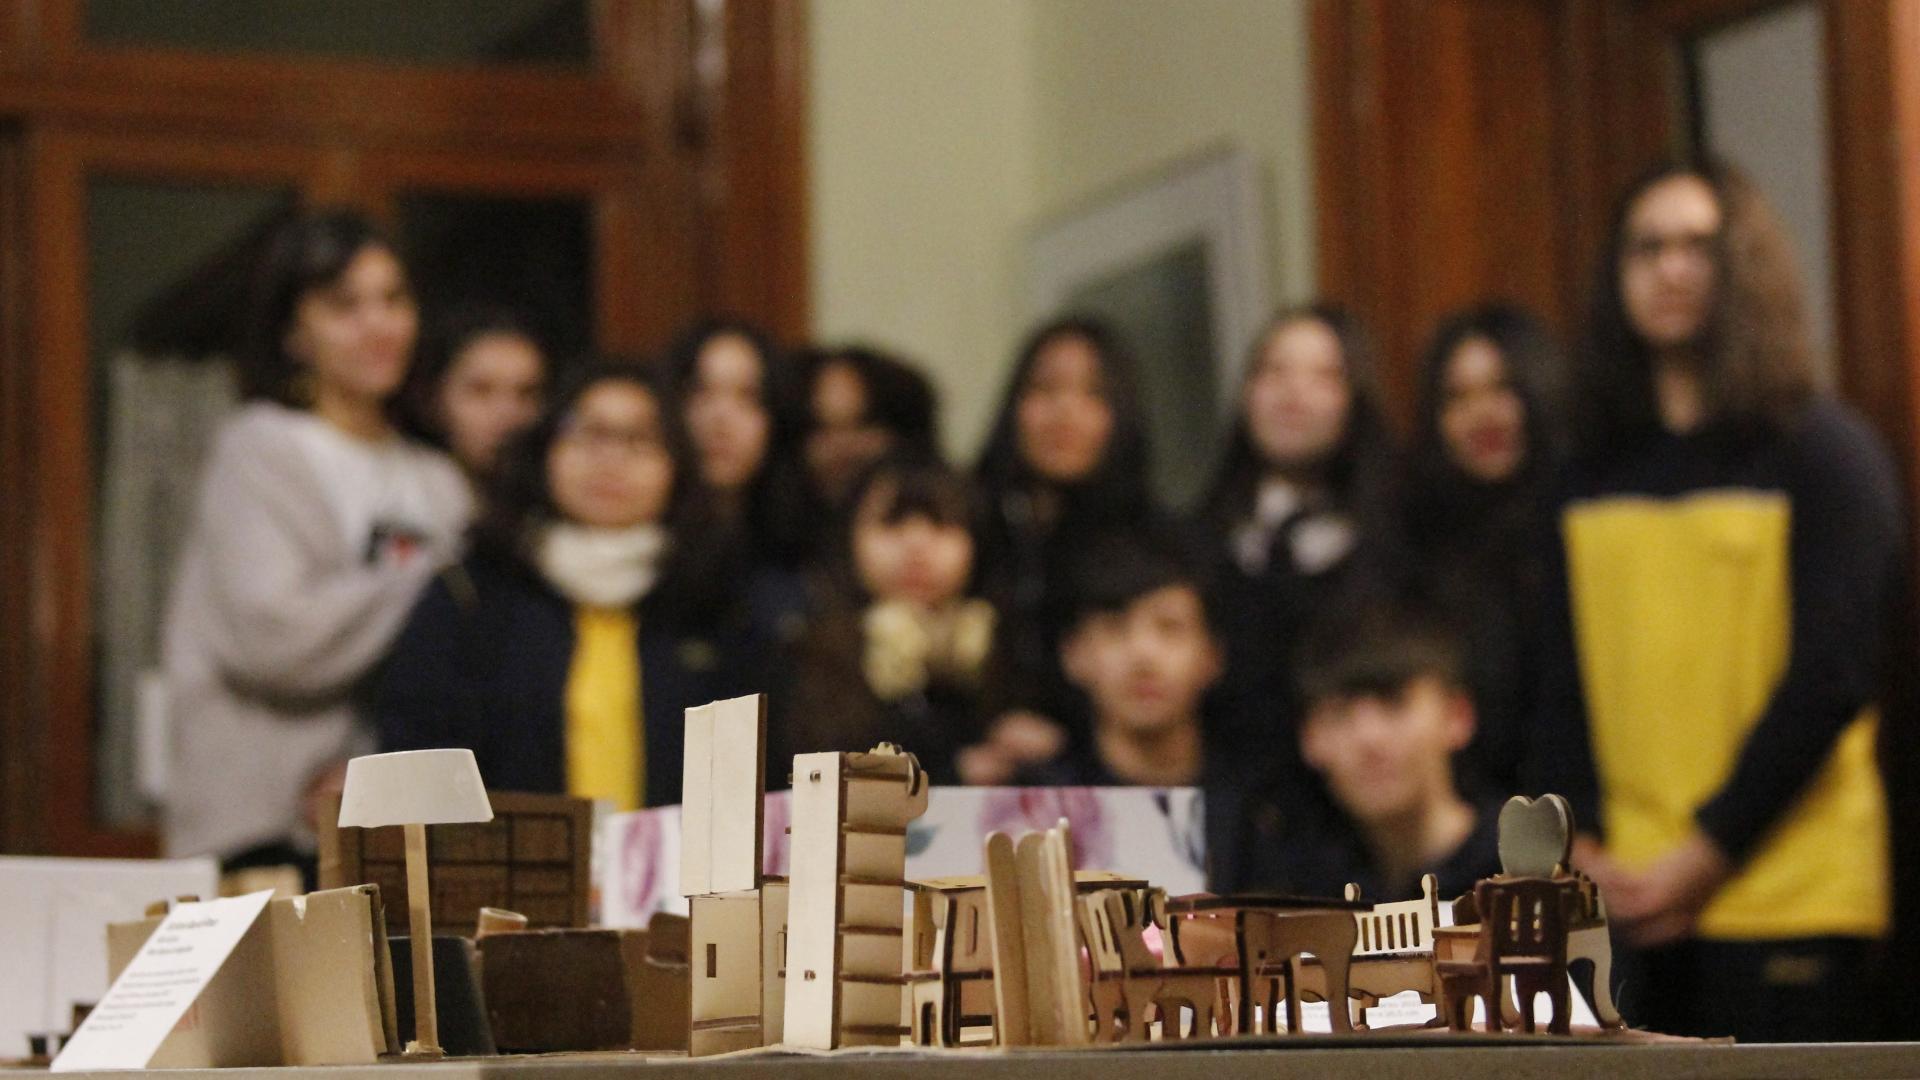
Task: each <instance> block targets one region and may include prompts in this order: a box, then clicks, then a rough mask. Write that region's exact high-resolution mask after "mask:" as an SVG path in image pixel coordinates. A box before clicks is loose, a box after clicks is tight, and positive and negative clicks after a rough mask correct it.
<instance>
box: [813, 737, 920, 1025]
mask: <svg viewBox="0 0 1920 1080" xmlns="http://www.w3.org/2000/svg"><path fill="white" fill-rule="evenodd" d="M926 807H927V782H926V775H925V774H924V773H922V772H921V771H920V763H919V761H918V760H917V759H915V758H914V756H913V755H912V754H909V753H904V752H902V751H901V750H900V749H899V748H898V747H895V746H892V745H889V744H883V745H881V746H879V747H877V748H875V749H874V750H873V751H872V752H871V753H865V754H839V753H822V754H801V755H799V756H797V757H795V758H794V759H793V826H792V828H793V841H792V845H791V849H792V863H793V878H792V894H791V901H790V907H789V911H788V939H787V941H788V943H787V966H786V971H787V987H786V992H787V1000H786V1029H785V1032H784V1038H783V1040H782V1041H783V1042H784V1043H786V1044H787V1045H789V1046H804V1047H810V1048H815V1049H822V1050H827V1049H832V1048H834V1047H840V1046H897V1045H899V1043H900V1040H901V1037H902V1036H904V1035H906V1034H907V1028H906V1026H905V1025H904V1024H902V1023H901V1020H902V1011H903V1004H902V1003H903V996H904V989H903V988H904V986H905V976H904V971H903V967H904V962H905V956H904V953H905V947H904V946H905V942H904V924H905V910H904V909H905V906H906V865H907V823H908V822H910V821H912V820H913V819H914V818H916V817H919V816H920V814H921V813H922V812H923V811H925V810H926Z"/></svg>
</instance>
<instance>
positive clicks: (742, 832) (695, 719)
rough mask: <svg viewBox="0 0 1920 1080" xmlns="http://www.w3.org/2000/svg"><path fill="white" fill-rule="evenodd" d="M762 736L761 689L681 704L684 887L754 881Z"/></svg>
mask: <svg viewBox="0 0 1920 1080" xmlns="http://www.w3.org/2000/svg"><path fill="white" fill-rule="evenodd" d="M765 744H766V697H765V695H761V694H755V695H752V696H749V697H739V698H731V699H729V700H727V701H716V702H713V703H712V704H709V705H702V706H699V707H697V708H692V709H688V710H687V732H686V755H685V759H684V764H683V766H682V773H681V784H682V790H681V821H680V828H681V845H680V881H681V889H682V890H683V891H684V893H683V894H684V895H687V896H694V895H697V894H700V893H715V892H735V891H739V890H743V889H751V888H753V887H755V886H756V885H758V884H760V837H761V830H762V825H763V821H764V818H763V816H762V815H763V812H764V807H763V803H764V801H765V798H764V797H765V794H766V786H767V785H766V772H765V770H766V765H765Z"/></svg>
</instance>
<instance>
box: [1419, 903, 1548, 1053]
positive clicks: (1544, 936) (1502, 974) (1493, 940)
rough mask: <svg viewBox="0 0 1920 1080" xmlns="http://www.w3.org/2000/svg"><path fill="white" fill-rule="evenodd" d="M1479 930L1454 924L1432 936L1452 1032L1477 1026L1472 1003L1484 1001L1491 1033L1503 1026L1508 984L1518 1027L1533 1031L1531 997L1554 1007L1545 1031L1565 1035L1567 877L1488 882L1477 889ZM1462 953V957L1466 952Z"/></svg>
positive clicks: (1446, 1012)
mask: <svg viewBox="0 0 1920 1080" xmlns="http://www.w3.org/2000/svg"><path fill="white" fill-rule="evenodd" d="M1473 896H1474V907H1475V910H1476V911H1477V912H1478V914H1479V916H1480V922H1479V925H1478V926H1476V927H1449V928H1446V929H1443V930H1440V931H1436V932H1435V935H1434V940H1435V946H1436V951H1437V954H1438V955H1437V957H1436V965H1435V966H1436V970H1437V972H1438V974H1439V977H1440V990H1441V997H1442V1000H1443V1003H1444V1006H1445V1007H1444V1010H1443V1011H1444V1012H1445V1014H1446V1017H1447V1023H1448V1025H1449V1026H1450V1027H1452V1028H1453V1029H1454V1030H1455V1031H1466V1030H1468V1029H1469V1028H1470V1027H1471V1025H1472V1022H1473V1001H1474V999H1475V998H1479V999H1480V1000H1481V1001H1482V1002H1484V1004H1485V1007H1486V1015H1487V1029H1488V1030H1489V1031H1499V1030H1500V1029H1501V1027H1502V1026H1503V1021H1504V1019H1505V1018H1504V1016H1503V1013H1504V1010H1503V1008H1502V1004H1503V1002H1502V997H1503V987H1504V985H1505V983H1506V981H1507V980H1508V979H1511V980H1512V981H1513V989H1514V992H1515V994H1516V996H1517V997H1518V999H1519V1022H1520V1023H1519V1026H1520V1027H1521V1029H1522V1030H1524V1031H1527V1032H1532V1031H1533V1030H1535V1025H1534V1015H1533V1002H1534V995H1535V994H1538V993H1545V994H1546V995H1547V997H1548V1000H1549V1001H1551V1002H1552V1005H1553V1020H1552V1023H1551V1024H1550V1025H1549V1027H1548V1030H1549V1031H1552V1032H1554V1033H1555V1034H1558V1035H1565V1034H1567V1033H1568V1031H1569V1029H1570V1025H1571V1014H1570V1012H1569V1010H1568V1000H1567V992H1568V983H1567V921H1568V914H1569V912H1570V911H1571V910H1573V907H1574V905H1575V904H1576V903H1577V898H1578V892H1577V888H1576V887H1575V885H1574V883H1573V882H1572V881H1571V880H1569V879H1564V878H1562V879H1555V878H1488V879H1486V880H1484V881H1481V882H1480V883H1479V884H1478V885H1476V886H1475V887H1474V892H1473ZM1463 954H1464V955H1463Z"/></svg>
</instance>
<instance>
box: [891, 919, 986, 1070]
mask: <svg viewBox="0 0 1920 1080" xmlns="http://www.w3.org/2000/svg"><path fill="white" fill-rule="evenodd" d="M916 888H917V889H918V891H917V892H916V894H915V896H914V909H915V914H914V922H915V926H916V929H918V928H920V927H921V926H923V925H925V926H928V927H931V932H932V941H931V943H930V944H928V945H926V946H925V949H924V951H925V955H921V951H922V946H921V945H920V944H919V943H917V942H916V944H915V958H914V962H913V964H912V965H911V969H910V971H909V972H908V976H907V986H908V995H909V997H910V998H911V1008H912V1018H911V1021H910V1026H911V1027H912V1029H913V1032H912V1038H913V1042H914V1045H916V1046H961V1045H963V1044H964V1040H963V1032H964V1031H965V1030H966V1029H967V1028H969V1027H980V1026H984V1025H986V1024H989V1023H991V1022H992V1021H993V999H992V989H993V984H992V979H993V942H992V932H991V931H990V930H988V929H984V928H983V926H982V924H983V923H987V922H988V921H989V920H988V917H987V913H986V889H985V887H984V885H982V886H979V887H973V888H966V889H953V890H950V891H944V890H941V889H938V888H933V887H929V886H924V885H921V886H916ZM923 920H924V923H923Z"/></svg>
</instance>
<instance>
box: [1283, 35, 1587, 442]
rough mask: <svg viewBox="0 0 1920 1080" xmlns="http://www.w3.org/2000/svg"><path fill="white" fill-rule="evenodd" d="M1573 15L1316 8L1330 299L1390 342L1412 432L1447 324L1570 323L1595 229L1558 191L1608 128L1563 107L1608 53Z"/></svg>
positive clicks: (1398, 409) (1394, 383) (1398, 401)
mask: <svg viewBox="0 0 1920 1080" xmlns="http://www.w3.org/2000/svg"><path fill="white" fill-rule="evenodd" d="M1573 14H1574V11H1573V8H1571V7H1566V6H1558V5H1549V4H1540V3H1535V2H1531V0H1485V2H1479V3H1473V4H1425V5H1405V4H1396V3H1392V2H1390V0H1360V2H1355V3H1347V2H1345V0H1322V2H1320V3H1317V4H1316V5H1315V8H1314V12H1313V24H1312V25H1313V33H1314V39H1315V44H1314V57H1315V60H1314V70H1315V71H1316V72H1319V73H1321V74H1320V75H1318V76H1317V77H1316V79H1315V84H1314V85H1315V118H1316V131H1315V139H1314V146H1315V154H1316V156H1317V169H1318V172H1319V182H1318V196H1317V202H1318V208H1319V217H1320V220H1319V228H1320V233H1319V244H1318V250H1319V255H1320V267H1321V271H1320V273H1321V288H1322V292H1323V293H1324V294H1325V295H1326V296H1328V297H1329V298H1331V299H1334V300H1338V301H1341V302H1344V303H1346V304H1348V305H1350V306H1351V307H1353V308H1354V309H1355V310H1356V311H1358V312H1359V313H1360V314H1361V315H1362V316H1363V317H1365V318H1366V319H1367V321H1368V322H1369V323H1370V324H1371V325H1372V326H1373V327H1374V329H1375V332H1376V333H1377V335H1378V337H1379V339H1380V343H1381V348H1382V354H1383V365H1384V368H1385V376H1386V382H1387V386H1388V393H1389V399H1390V401H1389V404H1390V406H1391V408H1392V409H1393V411H1394V412H1395V413H1396V415H1398V416H1400V417H1401V418H1402V419H1405V418H1406V416H1407V415H1408V413H1409V411H1410V409H1411V406H1412V403H1411V400H1410V393H1409V391H1408V388H1409V387H1411V386H1412V385H1413V382H1414V380H1413V369H1414V365H1415V364H1416V363H1417V362H1418V354H1419V351H1420V348H1421V346H1422V344H1423V343H1424V340H1425V337H1426V335H1427V334H1428V333H1429V332H1430V331H1431V329H1432V327H1433V325H1434V324H1435V323H1436V322H1437V321H1438V320H1439V319H1440V318H1441V317H1442V316H1444V315H1445V314H1446V313H1447V312H1449V311H1452V310H1454V309H1455V308H1458V307H1460V306H1462V305H1465V304H1470V303H1474V302H1477V301H1481V300H1485V299H1491V298H1501V299H1507V300H1512V301H1515V302H1518V303H1523V304H1526V305H1527V306H1529V307H1531V308H1533V309H1535V310H1537V311H1539V312H1541V313H1542V314H1544V315H1545V316H1547V317H1548V318H1549V319H1550V320H1551V321H1553V322H1555V323H1557V324H1559V325H1561V326H1563V327H1564V326H1568V325H1570V324H1571V322H1572V319H1573V313H1574V311H1575V304H1574V297H1573V290H1572V288H1571V287H1570V286H1569V285H1568V277H1569V272H1570V268H1571V267H1572V266H1573V265H1574V264H1575V263H1576V262H1577V259H1576V256H1575V253H1574V251H1573V248H1574V246H1575V244H1576V243H1577V242H1578V238H1577V235H1576V228H1575V222H1577V221H1579V220H1580V219H1581V218H1582V217H1583V216H1584V214H1583V213H1582V212H1581V211H1580V210H1579V209H1577V208H1570V207H1569V206H1568V205H1567V204H1566V202H1565V192H1564V190H1563V186H1562V184H1561V183H1560V182H1559V177H1560V176H1561V175H1563V173H1564V172H1565V171H1566V169H1565V166H1564V160H1565V158H1566V157H1567V156H1568V155H1569V154H1574V153H1579V152H1580V151H1581V150H1582V147H1581V146H1580V145H1578V144H1577V143H1576V142H1575V140H1577V139H1587V140H1589V141H1591V140H1592V136H1591V135H1588V134H1587V133H1586V131H1585V129H1584V127H1582V126H1581V124H1580V123H1579V121H1580V120H1581V119H1586V120H1591V119H1592V117H1590V116H1589V117H1584V118H1583V117H1578V116H1569V115H1568V114H1567V112H1566V106H1567V104H1568V102H1566V101H1565V100H1564V99H1565V98H1566V97H1567V93H1568V92H1567V90H1566V83H1567V81H1568V80H1569V79H1577V78H1578V77H1579V76H1580V74H1581V65H1582V64H1585V63H1587V62H1589V57H1590V53H1591V50H1592V48H1593V46H1592V44H1591V42H1589V41H1587V40H1585V37H1584V35H1583V34H1582V31H1581V30H1580V29H1579V27H1578V26H1577V24H1576V23H1575V20H1574V19H1573V18H1572V15H1573ZM1586 33H1591V30H1590V29H1589V30H1587V31H1586ZM1570 39H1577V40H1571V41H1570ZM1588 152H1589V153H1591V151H1588ZM1570 211H1571V212H1570Z"/></svg>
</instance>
